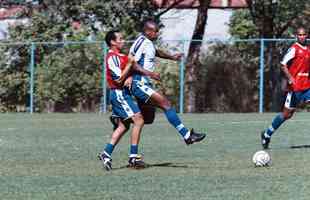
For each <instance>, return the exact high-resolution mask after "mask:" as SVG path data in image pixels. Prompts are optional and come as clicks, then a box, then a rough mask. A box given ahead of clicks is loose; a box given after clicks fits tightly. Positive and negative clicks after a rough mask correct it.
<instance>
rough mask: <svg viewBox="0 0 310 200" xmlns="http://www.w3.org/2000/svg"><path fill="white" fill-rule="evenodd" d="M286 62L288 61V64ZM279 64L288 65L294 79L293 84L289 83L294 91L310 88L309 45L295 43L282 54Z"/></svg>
mask: <svg viewBox="0 0 310 200" xmlns="http://www.w3.org/2000/svg"><path fill="white" fill-rule="evenodd" d="M288 63H290V64H289V65H288ZM281 64H283V65H288V67H289V69H288V70H289V72H290V74H291V75H292V76H293V78H294V79H295V84H294V85H290V89H291V90H292V91H294V92H297V91H303V90H306V89H309V88H310V77H309V72H310V47H309V46H302V45H301V44H299V43H295V44H293V45H292V46H291V48H290V49H289V50H288V52H287V53H286V55H285V56H284V58H283V60H282V61H281Z"/></svg>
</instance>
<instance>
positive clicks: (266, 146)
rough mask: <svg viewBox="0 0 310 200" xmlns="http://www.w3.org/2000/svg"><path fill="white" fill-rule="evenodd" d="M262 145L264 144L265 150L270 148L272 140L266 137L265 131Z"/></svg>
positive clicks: (262, 134) (262, 136) (262, 133)
mask: <svg viewBox="0 0 310 200" xmlns="http://www.w3.org/2000/svg"><path fill="white" fill-rule="evenodd" d="M261 143H262V146H263V149H268V148H269V143H270V138H267V137H265V131H262V132H261Z"/></svg>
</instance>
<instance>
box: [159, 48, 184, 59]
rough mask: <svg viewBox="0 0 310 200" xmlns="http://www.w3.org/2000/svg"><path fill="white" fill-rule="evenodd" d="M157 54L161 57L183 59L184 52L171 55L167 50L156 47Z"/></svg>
mask: <svg viewBox="0 0 310 200" xmlns="http://www.w3.org/2000/svg"><path fill="white" fill-rule="evenodd" d="M156 56H157V57H159V58H164V59H169V60H175V61H179V60H181V58H182V56H183V54H182V53H177V54H174V55H171V54H169V53H166V52H164V51H162V50H159V49H156Z"/></svg>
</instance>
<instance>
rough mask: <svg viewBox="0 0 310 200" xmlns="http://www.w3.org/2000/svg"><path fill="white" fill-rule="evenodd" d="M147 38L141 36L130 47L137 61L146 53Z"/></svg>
mask: <svg viewBox="0 0 310 200" xmlns="http://www.w3.org/2000/svg"><path fill="white" fill-rule="evenodd" d="M144 46H145V38H144V37H139V38H138V39H137V40H136V41H135V42H134V44H133V45H132V46H131V48H130V51H129V52H130V54H131V55H133V56H134V58H135V61H138V60H140V58H141V57H142V54H143V53H144Z"/></svg>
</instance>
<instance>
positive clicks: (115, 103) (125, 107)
mask: <svg viewBox="0 0 310 200" xmlns="http://www.w3.org/2000/svg"><path fill="white" fill-rule="evenodd" d="M110 100H111V104H112V115H113V116H115V117H120V118H121V119H123V120H126V119H129V118H131V117H132V116H133V115H134V114H136V113H139V112H140V109H139V107H138V105H137V104H135V103H134V100H133V98H132V96H131V95H130V92H129V90H128V89H123V90H119V89H111V91H110Z"/></svg>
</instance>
